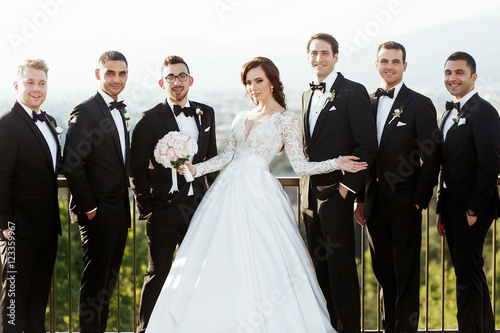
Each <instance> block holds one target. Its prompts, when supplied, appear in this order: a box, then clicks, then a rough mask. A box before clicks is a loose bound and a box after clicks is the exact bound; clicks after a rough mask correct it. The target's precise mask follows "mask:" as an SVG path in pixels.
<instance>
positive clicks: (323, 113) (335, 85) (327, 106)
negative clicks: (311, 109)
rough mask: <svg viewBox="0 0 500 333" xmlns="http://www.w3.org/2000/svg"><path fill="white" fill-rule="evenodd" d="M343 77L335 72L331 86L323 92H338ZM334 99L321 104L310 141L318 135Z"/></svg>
mask: <svg viewBox="0 0 500 333" xmlns="http://www.w3.org/2000/svg"><path fill="white" fill-rule="evenodd" d="M343 79H344V76H343V75H342V74H340V73H338V74H337V78H336V79H335V82H333V84H332V86H331V87H330V90H328V91H326V92H325V94H328V95H329V94H330V93H331V92H332V91H335V93H336V94H338V93H339V86H340V83H341V82H342V80H343ZM333 102H334V101H328V100H327V102H326V103H325V105H324V106H323V109H322V110H321V112H320V114H319V117H318V120H317V121H316V125H315V126H314V130H313V133H312V137H311V143H312V142H313V141H314V139H315V137H317V136H318V133H319V132H321V128H322V127H323V124H324V123H325V119H326V116H327V115H328V112H330V108H331V107H332V106H333Z"/></svg>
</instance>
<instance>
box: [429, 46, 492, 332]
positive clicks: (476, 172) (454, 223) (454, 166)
mask: <svg viewBox="0 0 500 333" xmlns="http://www.w3.org/2000/svg"><path fill="white" fill-rule="evenodd" d="M476 79H477V73H476V62H475V60H474V58H472V56H471V55H469V54H468V53H465V52H455V53H453V54H452V55H450V56H449V57H448V59H447V60H446V63H445V66H444V84H445V86H446V89H448V91H449V92H450V94H451V95H453V97H454V98H453V101H451V102H446V112H445V113H444V114H443V118H442V121H441V132H442V136H443V139H444V143H443V161H442V166H441V176H440V183H439V185H440V191H439V193H438V223H437V228H438V231H439V234H440V235H441V236H446V238H447V241H448V248H449V250H450V254H451V259H452V261H453V266H454V267H455V275H456V279H457V281H456V288H457V307H458V314H457V319H458V329H459V330H460V332H467V333H479V332H482V333H492V332H494V331H495V323H494V319H493V311H492V308H491V300H490V292H489V290H488V283H487V281H486V276H485V274H484V270H483V263H484V260H483V256H482V254H483V245H484V240H485V237H486V233H487V232H488V229H489V228H490V226H491V223H492V222H493V220H494V219H496V218H497V217H498V212H499V210H500V199H499V196H498V188H497V180H498V173H499V172H500V118H499V116H498V112H497V110H495V108H494V107H493V106H492V105H491V104H490V103H488V102H487V101H485V100H484V99H482V98H481V97H479V95H478V93H477V91H476V90H475V88H474V84H475V82H476ZM439 213H440V214H439Z"/></svg>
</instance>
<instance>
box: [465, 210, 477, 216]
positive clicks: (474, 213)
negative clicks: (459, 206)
mask: <svg viewBox="0 0 500 333" xmlns="http://www.w3.org/2000/svg"><path fill="white" fill-rule="evenodd" d="M467 215H469V216H477V213H476V212H475V211H473V210H472V209H467Z"/></svg>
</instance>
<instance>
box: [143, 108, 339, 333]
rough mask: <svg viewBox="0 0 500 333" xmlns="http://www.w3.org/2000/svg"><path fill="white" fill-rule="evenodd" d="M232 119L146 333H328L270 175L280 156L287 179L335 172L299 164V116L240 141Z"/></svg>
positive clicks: (331, 164) (240, 126) (329, 165)
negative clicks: (289, 173) (285, 160)
mask: <svg viewBox="0 0 500 333" xmlns="http://www.w3.org/2000/svg"><path fill="white" fill-rule="evenodd" d="M247 115H248V111H246V112H241V113H239V114H238V115H237V116H236V118H235V120H234V122H233V129H232V135H231V137H230V139H229V140H228V143H227V145H226V147H225V148H224V151H223V152H222V153H221V154H219V155H217V156H216V157H214V158H212V159H210V160H208V161H206V162H203V163H199V164H196V165H195V167H196V170H197V173H196V176H197V177H198V176H201V175H203V174H206V173H210V172H213V171H216V170H220V169H222V168H225V170H224V171H223V172H222V173H221V174H220V175H219V176H218V177H217V179H216V181H215V182H214V184H213V185H212V186H211V187H210V189H209V190H208V191H207V193H206V194H205V196H204V198H203V200H202V202H201V203H200V205H199V207H198V209H197V210H196V212H195V214H194V216H193V219H192V220H191V224H190V226H189V229H188V232H187V234H186V236H185V238H184V240H183V242H182V245H181V246H180V248H179V250H178V252H177V256H176V258H175V261H174V263H173V265H172V269H171V271H170V273H169V275H168V277H167V280H166V282H165V284H164V286H163V290H162V291H161V293H160V296H159V298H158V301H157V303H156V305H155V308H154V310H153V313H152V315H151V318H150V321H149V324H148V327H147V330H146V332H147V333H157V332H165V333H174V332H175V333H181V332H182V333H264V332H268V333H323V332H328V333H332V332H335V330H334V329H333V328H332V326H331V325H330V318H329V315H328V312H327V310H326V305H325V301H324V298H323V294H322V293H321V290H320V287H319V285H318V282H317V281H316V276H315V273H314V269H313V267H312V264H311V260H310V258H309V255H308V252H307V249H306V247H305V244H304V242H303V241H302V238H301V236H300V233H299V231H298V228H297V225H296V222H295V218H294V214H293V211H292V208H291V205H290V201H289V199H288V196H287V195H286V193H285V192H284V190H283V188H282V186H281V184H280V183H279V182H278V180H277V179H276V178H275V177H274V176H273V175H272V174H271V173H270V172H269V169H268V165H269V163H270V162H271V160H272V159H273V158H274V156H275V155H276V154H277V153H278V152H279V151H280V150H281V149H282V147H283V145H284V147H285V149H286V152H287V154H288V157H289V159H290V162H291V165H292V167H293V169H294V171H295V172H296V173H297V174H298V175H306V174H307V175H311V174H318V173H324V172H330V171H333V170H336V167H337V164H336V163H335V161H334V160H329V161H325V162H307V161H306V159H305V157H304V154H303V151H302V141H301V135H300V130H299V122H298V120H297V117H296V116H295V115H294V114H293V113H291V112H289V111H286V112H283V113H275V114H273V115H271V117H269V118H268V119H267V120H265V121H264V122H262V123H260V124H258V125H256V126H255V127H254V128H253V129H252V130H251V132H250V133H249V135H248V137H245V121H246V119H247Z"/></svg>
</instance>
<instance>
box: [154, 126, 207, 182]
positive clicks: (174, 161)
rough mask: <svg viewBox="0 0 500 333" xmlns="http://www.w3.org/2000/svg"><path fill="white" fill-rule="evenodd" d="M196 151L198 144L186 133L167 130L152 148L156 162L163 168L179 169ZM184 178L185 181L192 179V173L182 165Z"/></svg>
mask: <svg viewBox="0 0 500 333" xmlns="http://www.w3.org/2000/svg"><path fill="white" fill-rule="evenodd" d="M197 152H198V144H197V143H196V141H194V139H193V138H192V137H191V136H190V135H189V134H187V133H184V132H169V133H167V134H166V135H165V136H164V137H163V138H161V139H160V140H158V143H157V144H156V147H155V150H154V156H155V160H156V162H158V163H160V164H161V165H163V166H164V167H165V168H171V169H176V170H177V169H179V168H180V167H182V166H183V165H184V162H186V161H187V160H189V157H190V156H193V155H194V154H196V153H197ZM184 168H185V169H184V170H185V172H184V178H186V181H187V182H192V181H193V180H194V178H193V175H191V173H190V172H189V169H188V168H187V167H184Z"/></svg>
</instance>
